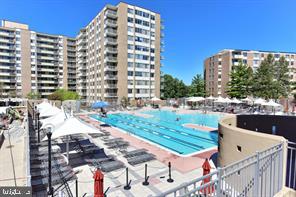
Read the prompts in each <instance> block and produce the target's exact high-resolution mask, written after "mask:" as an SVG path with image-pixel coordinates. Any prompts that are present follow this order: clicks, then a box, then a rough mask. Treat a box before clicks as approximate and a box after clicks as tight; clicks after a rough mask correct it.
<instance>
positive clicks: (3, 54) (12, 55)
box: [0, 52, 15, 57]
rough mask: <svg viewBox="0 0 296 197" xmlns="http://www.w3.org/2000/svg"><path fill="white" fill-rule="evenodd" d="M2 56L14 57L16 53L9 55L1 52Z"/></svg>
mask: <svg viewBox="0 0 296 197" xmlns="http://www.w3.org/2000/svg"><path fill="white" fill-rule="evenodd" d="M0 55H1V56H9V57H14V56H15V55H14V53H7V52H0Z"/></svg>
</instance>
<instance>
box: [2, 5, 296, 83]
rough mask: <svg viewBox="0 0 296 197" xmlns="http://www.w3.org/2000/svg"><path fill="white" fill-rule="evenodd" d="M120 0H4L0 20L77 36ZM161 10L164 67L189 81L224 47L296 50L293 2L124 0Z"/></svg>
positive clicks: (33, 28) (295, 17)
mask: <svg viewBox="0 0 296 197" xmlns="http://www.w3.org/2000/svg"><path fill="white" fill-rule="evenodd" d="M118 2H120V1H119V0H0V20H2V19H6V20H12V21H17V22H22V23H26V24H29V26H30V29H31V30H34V31H37V32H44V33H52V34H61V35H66V36H72V37H75V36H76V34H77V32H78V31H79V29H80V28H82V27H84V26H85V25H87V24H88V23H89V22H90V21H91V20H92V19H93V18H94V16H96V15H97V13H99V12H100V10H101V9H102V8H103V7H104V6H105V5H106V4H107V3H109V4H113V5H116V4H117V3H118ZM124 2H126V3H129V4H133V5H136V6H139V7H144V8H146V9H150V10H152V11H155V12H158V13H160V14H161V18H162V19H163V21H164V26H165V29H164V31H163V33H164V34H165V37H164V43H165V45H164V52H163V54H162V55H163V56H164V58H165V59H164V60H163V61H162V63H163V65H164V66H163V67H162V68H161V69H162V71H163V72H164V73H167V74H171V75H173V76H174V77H177V78H179V79H181V80H183V81H184V82H185V83H186V84H190V83H191V80H192V78H193V76H195V75H196V74H203V61H204V60H205V59H206V58H207V57H209V56H211V55H213V54H215V53H217V52H218V51H220V50H222V49H256V50H273V51H293V52H296V20H295V19H296V11H295V8H296V1H295V0H277V1H276V0H124Z"/></svg>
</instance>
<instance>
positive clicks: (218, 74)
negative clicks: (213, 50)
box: [204, 49, 296, 97]
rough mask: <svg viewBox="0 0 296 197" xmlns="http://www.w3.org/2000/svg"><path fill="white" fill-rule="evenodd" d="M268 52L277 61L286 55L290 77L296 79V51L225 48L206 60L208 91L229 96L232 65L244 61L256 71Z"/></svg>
mask: <svg viewBox="0 0 296 197" xmlns="http://www.w3.org/2000/svg"><path fill="white" fill-rule="evenodd" d="M268 54H272V55H274V57H275V60H276V61H277V60H279V58H280V57H281V56H284V57H285V58H286V60H287V61H288V63H289V76H290V79H291V81H296V72H295V71H296V70H295V69H296V53H290V52H276V51H257V50H237V49H225V50H222V51H220V52H218V53H217V54H215V55H213V56H211V57H209V58H207V59H206V60H205V61H204V78H205V81H206V92H207V93H208V94H209V95H213V96H223V97H225V96H227V83H228V81H229V80H230V77H229V74H230V72H231V68H232V66H234V65H238V64H239V62H240V61H242V62H243V63H244V64H247V65H248V66H250V67H251V68H252V69H253V71H254V72H255V71H256V69H257V68H258V67H259V65H260V63H261V61H263V60H264V58H266V57H267V55H268Z"/></svg>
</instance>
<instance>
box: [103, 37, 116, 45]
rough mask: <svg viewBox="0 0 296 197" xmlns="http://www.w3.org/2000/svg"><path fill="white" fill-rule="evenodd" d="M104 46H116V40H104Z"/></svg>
mask: <svg viewBox="0 0 296 197" xmlns="http://www.w3.org/2000/svg"><path fill="white" fill-rule="evenodd" d="M104 44H105V45H117V40H116V39H113V38H105V41H104Z"/></svg>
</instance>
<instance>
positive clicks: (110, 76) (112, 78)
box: [105, 75, 117, 80]
mask: <svg viewBox="0 0 296 197" xmlns="http://www.w3.org/2000/svg"><path fill="white" fill-rule="evenodd" d="M105 79H106V80H117V76H116V75H105Z"/></svg>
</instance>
